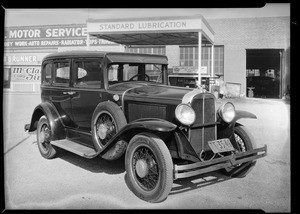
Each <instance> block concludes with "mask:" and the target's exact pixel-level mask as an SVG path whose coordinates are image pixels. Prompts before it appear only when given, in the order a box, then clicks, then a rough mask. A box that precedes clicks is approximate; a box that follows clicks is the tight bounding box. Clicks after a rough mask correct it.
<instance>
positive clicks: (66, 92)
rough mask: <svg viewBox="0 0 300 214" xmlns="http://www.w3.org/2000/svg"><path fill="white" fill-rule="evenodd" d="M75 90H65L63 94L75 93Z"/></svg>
mask: <svg viewBox="0 0 300 214" xmlns="http://www.w3.org/2000/svg"><path fill="white" fill-rule="evenodd" d="M75 93H76V92H75V91H64V92H63V94H68V95H73V94H75Z"/></svg>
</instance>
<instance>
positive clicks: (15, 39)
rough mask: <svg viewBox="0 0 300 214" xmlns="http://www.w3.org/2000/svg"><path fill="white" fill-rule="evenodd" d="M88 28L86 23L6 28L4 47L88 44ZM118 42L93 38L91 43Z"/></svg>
mask: <svg viewBox="0 0 300 214" xmlns="http://www.w3.org/2000/svg"><path fill="white" fill-rule="evenodd" d="M86 36H87V28H86V26H85V25H72V26H24V27H10V28H5V30H4V47H6V48H28V47H59V46H86V45H87V40H86ZM115 44H116V43H113V42H110V41H107V40H103V39H97V38H91V40H90V45H115Z"/></svg>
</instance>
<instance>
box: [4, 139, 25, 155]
mask: <svg viewBox="0 0 300 214" xmlns="http://www.w3.org/2000/svg"><path fill="white" fill-rule="evenodd" d="M28 138H30V136H27V137H25V138H24V139H23V140H21V141H20V142H18V143H17V144H16V145H14V146H12V147H11V148H9V149H8V150H7V151H6V152H4V155H6V154H7V153H9V152H10V151H12V150H13V149H14V148H16V147H17V146H19V145H20V144H22V143H23V142H25V141H26V140H27V139H28Z"/></svg>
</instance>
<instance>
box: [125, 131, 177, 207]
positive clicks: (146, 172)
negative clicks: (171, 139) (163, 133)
mask: <svg viewBox="0 0 300 214" xmlns="http://www.w3.org/2000/svg"><path fill="white" fill-rule="evenodd" d="M125 168H126V178H127V181H128V182H127V184H128V186H129V188H130V189H131V190H132V192H133V193H134V194H135V195H136V196H137V197H139V198H140V199H142V200H145V201H148V202H153V203H156V202H161V201H163V200H165V199H166V198H167V197H168V194H169V192H170V191H171V188H172V184H173V162H172V158H171V155H170V152H169V150H168V148H167V146H166V145H165V143H164V142H163V141H162V140H161V139H160V138H158V137H157V136H155V135H152V134H149V133H142V134H138V135H136V136H134V137H133V138H132V139H131V141H130V142H129V145H128V148H127V150H126V157H125Z"/></svg>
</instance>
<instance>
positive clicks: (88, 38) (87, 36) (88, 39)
mask: <svg viewBox="0 0 300 214" xmlns="http://www.w3.org/2000/svg"><path fill="white" fill-rule="evenodd" d="M86 48H87V50H90V34H89V33H87V35H86Z"/></svg>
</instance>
